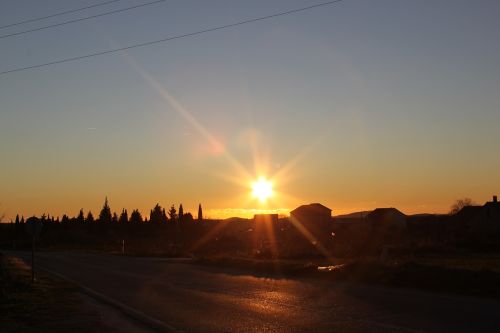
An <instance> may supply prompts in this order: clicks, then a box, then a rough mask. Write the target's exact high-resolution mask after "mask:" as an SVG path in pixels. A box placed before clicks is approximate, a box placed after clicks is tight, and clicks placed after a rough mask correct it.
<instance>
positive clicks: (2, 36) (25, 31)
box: [0, 0, 167, 39]
mask: <svg viewBox="0 0 500 333" xmlns="http://www.w3.org/2000/svg"><path fill="white" fill-rule="evenodd" d="M165 1H167V0H155V1H151V2H146V3H142V4H140V5H135V6H131V7H125V8H122V9H117V10H112V11H109V12H104V13H101V14H96V15H91V16H86V17H82V18H78V19H74V20H69V21H65V22H61V23H56V24H51V25H46V26H43V27H39V28H34V29H29V30H24V31H19V32H14V33H11V34H6V35H0V39H2V38H7V37H12V36H18V35H23V34H27V33H29V32H34V31H40V30H44V29H49V28H54V27H59V26H61V25H65V24H70V23H75V22H80V21H85V20H90V19H93V18H96V17H101V16H106V15H111V14H116V13H120V12H124V11H127V10H132V9H136V8H139V7H145V6H149V5H154V4H156V3H159V2H165Z"/></svg>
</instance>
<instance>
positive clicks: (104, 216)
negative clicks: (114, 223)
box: [99, 197, 112, 223]
mask: <svg viewBox="0 0 500 333" xmlns="http://www.w3.org/2000/svg"><path fill="white" fill-rule="evenodd" d="M111 219H112V216H111V209H110V208H109V204H108V197H106V199H105V201H104V205H103V206H102V209H101V212H100V213H99V221H101V222H104V223H109V222H111Z"/></svg>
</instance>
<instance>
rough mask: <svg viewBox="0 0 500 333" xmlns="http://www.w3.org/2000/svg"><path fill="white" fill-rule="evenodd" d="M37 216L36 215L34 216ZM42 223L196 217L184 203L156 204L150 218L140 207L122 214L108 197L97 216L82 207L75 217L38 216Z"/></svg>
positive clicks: (174, 220) (179, 220)
mask: <svg viewBox="0 0 500 333" xmlns="http://www.w3.org/2000/svg"><path fill="white" fill-rule="evenodd" d="M34 218H36V217H34ZM37 219H38V220H39V221H41V222H42V223H44V222H52V223H143V222H149V223H154V224H163V223H189V222H194V221H195V219H194V217H193V215H192V214H191V213H189V212H188V213H184V208H183V207H182V203H181V204H180V205H179V209H178V210H177V209H176V208H175V206H174V205H172V206H170V208H169V209H168V211H166V210H165V208H163V207H162V206H160V204H158V203H157V204H156V205H155V206H154V207H153V208H152V209H151V210H150V212H149V219H148V217H146V216H144V217H143V216H142V214H141V212H140V211H139V210H138V209H134V210H132V212H131V213H130V216H129V214H128V211H127V209H125V208H123V209H122V211H121V213H120V215H118V214H117V213H116V212H113V213H112V212H111V208H110V206H109V202H108V198H107V197H106V199H105V200H104V204H103V206H102V208H101V210H100V212H99V215H98V216H97V218H95V217H94V214H92V212H91V211H88V213H87V214H85V212H84V211H83V209H80V211H79V212H78V215H77V216H75V217H69V216H68V215H66V214H64V215H63V216H62V218H61V219H59V217H57V218H56V217H54V216H50V215H46V214H43V215H42V216H41V217H40V218H37ZM196 221H198V222H202V221H203V210H202V207H201V204H199V205H198V215H197V218H196ZM23 223H25V219H24V216H21V217H19V214H18V215H16V219H15V224H23Z"/></svg>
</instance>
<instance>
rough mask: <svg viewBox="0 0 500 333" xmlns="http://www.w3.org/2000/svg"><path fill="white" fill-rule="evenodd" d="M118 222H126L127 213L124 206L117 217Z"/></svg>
mask: <svg viewBox="0 0 500 333" xmlns="http://www.w3.org/2000/svg"><path fill="white" fill-rule="evenodd" d="M118 222H120V223H127V222H128V213H127V210H126V209H125V208H124V209H122V213H121V214H120V218H119V219H118Z"/></svg>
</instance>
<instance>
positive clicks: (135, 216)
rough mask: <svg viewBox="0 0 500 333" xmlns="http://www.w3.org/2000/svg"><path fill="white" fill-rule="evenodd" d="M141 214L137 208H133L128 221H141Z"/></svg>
mask: <svg viewBox="0 0 500 333" xmlns="http://www.w3.org/2000/svg"><path fill="white" fill-rule="evenodd" d="M141 222H142V215H141V213H140V212H139V210H138V209H134V210H133V211H132V213H131V214H130V223H141Z"/></svg>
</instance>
